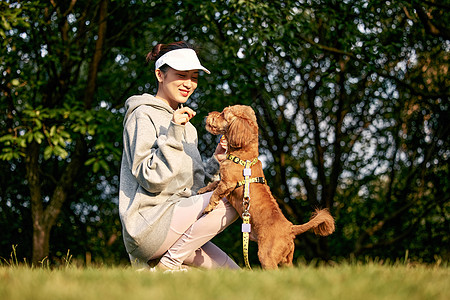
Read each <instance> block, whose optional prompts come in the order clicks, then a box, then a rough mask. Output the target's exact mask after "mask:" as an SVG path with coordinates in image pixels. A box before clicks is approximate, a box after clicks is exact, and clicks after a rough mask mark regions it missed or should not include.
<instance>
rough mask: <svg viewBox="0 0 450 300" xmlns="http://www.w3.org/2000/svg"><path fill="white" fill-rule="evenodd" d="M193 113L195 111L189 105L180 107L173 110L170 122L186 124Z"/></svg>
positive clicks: (194, 113)
mask: <svg viewBox="0 0 450 300" xmlns="http://www.w3.org/2000/svg"><path fill="white" fill-rule="evenodd" d="M195 115H196V112H195V111H193V110H192V109H190V108H189V107H182V108H179V109H177V110H176V111H174V112H173V116H172V122H174V123H175V124H178V125H186V123H187V122H189V120H190V119H192V118H193V117H194V116H195Z"/></svg>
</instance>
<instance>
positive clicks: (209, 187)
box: [197, 180, 220, 195]
mask: <svg viewBox="0 0 450 300" xmlns="http://www.w3.org/2000/svg"><path fill="white" fill-rule="evenodd" d="M219 182H220V181H219V180H217V181H213V182H211V183H209V184H208V185H207V186H205V187H202V188H201V189H199V190H198V192H197V195H200V194H204V193H207V192H211V191H214V190H215V189H216V188H217V185H218V184H219Z"/></svg>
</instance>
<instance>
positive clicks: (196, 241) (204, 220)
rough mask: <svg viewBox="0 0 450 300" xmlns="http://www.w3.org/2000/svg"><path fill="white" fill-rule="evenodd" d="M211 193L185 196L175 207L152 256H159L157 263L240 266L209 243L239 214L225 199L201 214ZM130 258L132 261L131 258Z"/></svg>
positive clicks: (234, 267)
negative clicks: (162, 239) (163, 235)
mask: <svg viewBox="0 0 450 300" xmlns="http://www.w3.org/2000/svg"><path fill="white" fill-rule="evenodd" d="M211 195H212V192H209V193H205V194H203V195H199V196H194V197H191V198H187V199H185V200H182V201H180V202H179V203H178V204H177V205H176V206H175V208H174V213H173V218H172V223H171V224H170V228H169V232H168V234H167V236H166V239H165V240H164V242H163V243H162V245H161V247H160V248H159V249H158V250H157V251H156V253H155V254H154V255H153V257H152V258H151V259H156V258H161V259H160V262H161V263H162V264H164V265H165V266H166V267H168V268H171V269H177V268H179V267H180V266H181V265H182V264H185V265H191V266H196V267H203V268H207V269H212V268H219V267H225V268H231V269H239V266H238V265H237V264H236V263H235V262H234V261H233V260H232V259H231V258H230V257H229V256H228V255H227V254H226V253H225V252H223V251H222V250H221V249H220V248H219V247H217V246H216V245H214V244H213V243H212V242H210V240H211V239H212V238H213V237H214V236H215V235H217V234H218V233H220V232H222V231H223V230H224V229H225V228H226V227H228V226H229V225H230V224H231V223H233V222H234V221H235V220H236V219H237V218H238V214H237V212H236V210H235V209H234V208H233V206H231V204H230V203H229V202H228V201H227V200H226V199H222V200H221V201H220V202H219V204H218V205H217V207H216V208H215V209H214V210H213V211H211V212H210V213H209V214H207V215H203V214H202V213H203V210H204V209H205V207H206V206H207V205H208V204H209V199H210V198H211ZM130 259H131V260H132V261H133V257H131V256H130Z"/></svg>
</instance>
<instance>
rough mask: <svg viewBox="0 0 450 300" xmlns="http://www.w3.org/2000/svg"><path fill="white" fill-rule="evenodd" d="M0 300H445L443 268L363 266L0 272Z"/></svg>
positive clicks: (449, 290) (449, 291)
mask: <svg viewBox="0 0 450 300" xmlns="http://www.w3.org/2000/svg"><path fill="white" fill-rule="evenodd" d="M0 299H2V300H16V299H17V300H18V299H20V300H23V299H26V300H31V299H42V300H53V299H83V300H89V299H96V300H103V299H105V300H110V299H124V300H132V299H139V300H144V299H152V300H153V299H158V300H159V299H161V300H164V299H182V300H184V299H186V300H189V299H196V300H202V299H208V300H210V299H230V300H231V299H249V300H250V299H258V300H260V299H275V300H287V299H296V300H301V299H311V300H312V299H327V300H335V299H346V300H347V299H358V300H370V299H377V300H379V299H389V300H395V299H405V300H414V299H430V300H431V299H432V300H440V299H442V300H444V299H445V300H448V299H450V271H449V268H448V267H437V266H434V267H433V266H425V265H416V266H407V265H395V266H386V265H384V266H383V265H378V264H371V263H369V264H360V265H359V264H355V265H351V264H342V265H337V266H334V267H330V266H322V267H309V266H298V267H295V268H291V269H282V270H279V271H262V270H260V269H259V270H254V271H249V270H241V271H229V270H214V271H200V270H191V271H190V272H187V273H172V274H162V273H150V272H145V273H144V272H141V273H138V272H136V271H134V270H133V269H131V268H119V267H116V268H107V267H102V268H75V267H65V268H58V269H55V270H49V269H45V268H33V269H31V268H28V267H21V266H0Z"/></svg>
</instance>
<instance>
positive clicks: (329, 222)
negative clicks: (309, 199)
mask: <svg viewBox="0 0 450 300" xmlns="http://www.w3.org/2000/svg"><path fill="white" fill-rule="evenodd" d="M292 229H293V231H294V234H295V235H298V234H301V233H303V232H305V231H308V230H310V229H313V230H314V233H315V234H317V235H321V236H327V235H330V234H332V233H333V232H334V219H333V217H332V216H331V214H330V212H329V211H328V209H316V211H315V212H314V213H313V215H312V216H311V219H310V220H309V222H307V223H305V224H302V225H292Z"/></svg>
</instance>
